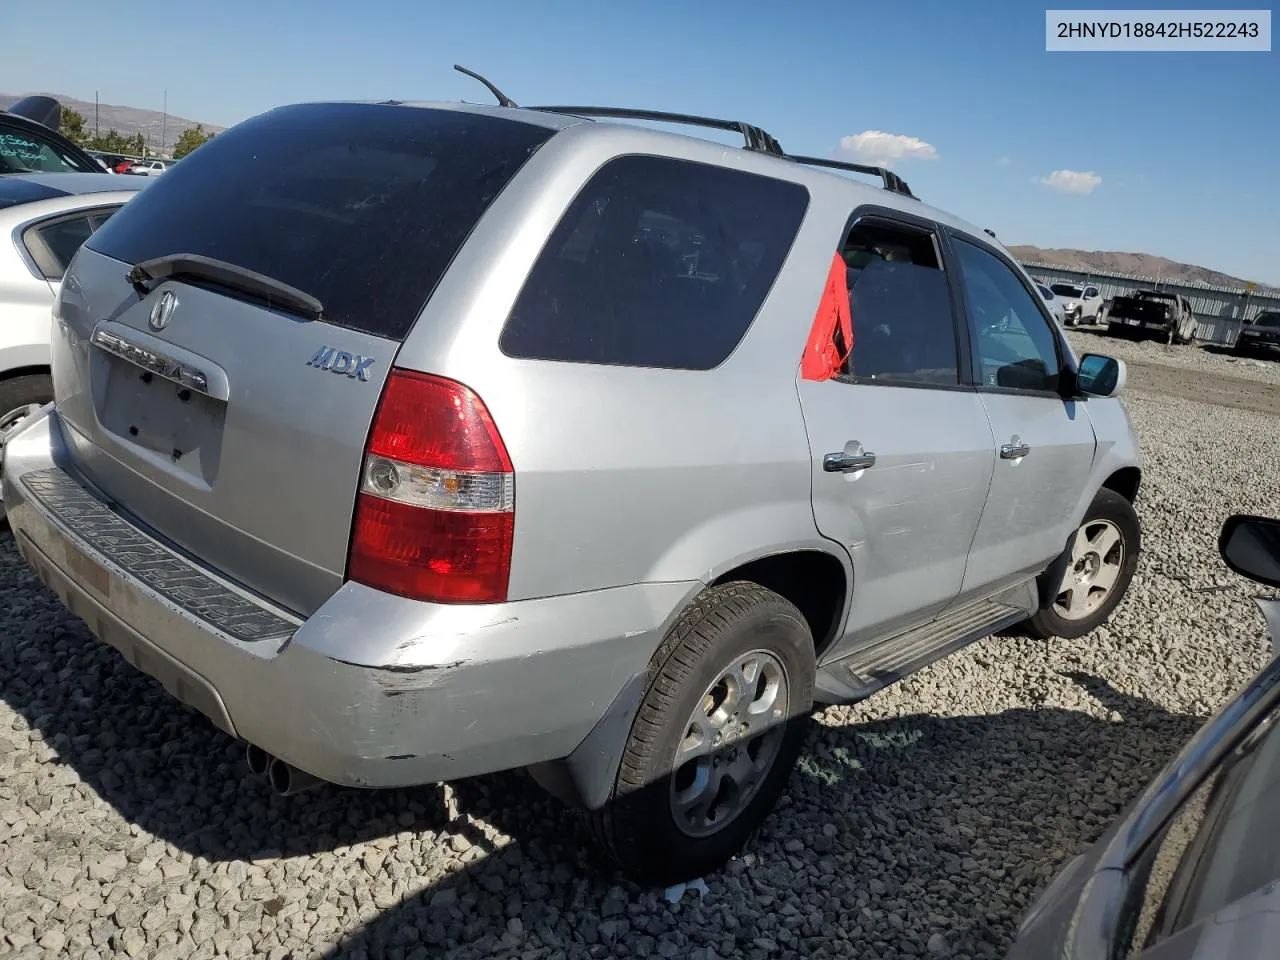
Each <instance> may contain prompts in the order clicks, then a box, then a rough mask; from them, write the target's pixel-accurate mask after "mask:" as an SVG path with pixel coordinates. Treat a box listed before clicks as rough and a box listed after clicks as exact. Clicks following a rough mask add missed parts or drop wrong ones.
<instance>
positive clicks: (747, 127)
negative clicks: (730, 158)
mask: <svg viewBox="0 0 1280 960" xmlns="http://www.w3.org/2000/svg"><path fill="white" fill-rule="evenodd" d="M528 109H530V110H542V111H543V112H545V113H568V114H572V115H573V116H578V117H612V118H614V119H618V120H655V121H658V122H660V123H683V124H687V125H688V126H691V127H709V128H711V129H715V130H728V131H729V132H730V133H740V134H742V138H743V140H745V141H746V144H745V145H746V148H747V149H748V150H754V151H756V152H757V153H767V154H769V155H770V156H774V157H782V156H786V154H784V153H783V152H782V147H781V146H780V145H779V144H778V141H777V140H775V139H774V138H773V137H771V136H770V135H769V134H768V133H766V132H765V131H763V130H761V129H760V128H759V127H757V126H753V125H752V124H750V123H743V122H742V121H741V120H717V119H715V118H714V117H697V116H694V115H692V114H688V113H664V112H663V111H661V110H631V109H628V108H627V107H529V108H528Z"/></svg>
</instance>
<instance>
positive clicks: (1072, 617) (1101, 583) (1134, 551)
mask: <svg viewBox="0 0 1280 960" xmlns="http://www.w3.org/2000/svg"><path fill="white" fill-rule="evenodd" d="M1141 549H1142V528H1141V525H1140V524H1139V522H1138V513H1137V511H1136V510H1134V508H1133V504H1131V503H1130V502H1129V501H1128V500H1126V499H1125V498H1124V497H1122V496H1120V494H1118V493H1116V492H1115V491H1114V490H1107V489H1105V488H1104V489H1102V490H1099V491H1098V495H1097V496H1096V497H1094V498H1093V503H1091V504H1090V505H1089V509H1088V510H1087V511H1086V512H1085V516H1084V521H1083V522H1082V523H1081V524H1080V527H1079V528H1078V529H1077V530H1076V533H1075V536H1074V537H1072V539H1071V544H1070V546H1069V547H1068V551H1069V554H1068V555H1067V557H1066V562H1065V564H1062V563H1058V564H1055V565H1054V568H1051V570H1050V572H1048V573H1046V574H1045V576H1055V575H1056V577H1057V580H1058V582H1057V583H1056V584H1054V585H1053V586H1052V589H1050V590H1049V591H1048V597H1049V599H1048V603H1047V605H1046V606H1044V607H1043V608H1041V609H1040V610H1039V611H1038V612H1037V613H1036V614H1035V616H1033V617H1032V618H1031V619H1030V621H1029V623H1030V626H1031V629H1032V631H1033V632H1034V633H1036V634H1037V635H1039V636H1041V637H1045V638H1048V637H1062V638H1063V639H1066V640H1073V639H1075V638H1076V637H1083V636H1084V635H1085V634H1086V633H1089V632H1090V631H1092V630H1094V629H1096V628H1097V627H1098V626H1100V625H1101V624H1102V623H1103V622H1105V621H1106V619H1107V618H1108V617H1110V616H1111V614H1112V611H1114V610H1115V608H1116V607H1117V606H1118V605H1119V603H1120V601H1121V600H1123V599H1124V595H1125V592H1126V591H1127V590H1128V589H1129V583H1130V582H1131V581H1132V580H1133V574H1134V571H1135V570H1136V569H1137V566H1138V554H1139V552H1140V551H1141ZM1042 595H1043V594H1042Z"/></svg>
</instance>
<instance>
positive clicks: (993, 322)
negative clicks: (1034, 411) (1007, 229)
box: [955, 239, 1059, 391]
mask: <svg viewBox="0 0 1280 960" xmlns="http://www.w3.org/2000/svg"><path fill="white" fill-rule="evenodd" d="M955 249H956V253H957V255H958V257H959V259H960V272H961V274H962V276H963V278H964V289H965V303H966V306H967V307H968V311H969V321H970V324H971V326H972V329H973V334H974V365H975V367H976V369H977V374H978V376H979V378H980V379H979V383H980V384H982V385H983V386H988V387H1011V388H1016V389H1021V390H1046V391H1055V390H1057V388H1058V373H1059V366H1058V349H1057V338H1056V337H1055V336H1054V334H1053V331H1052V330H1051V329H1050V327H1049V324H1048V321H1046V320H1045V318H1044V315H1043V314H1042V313H1041V312H1040V307H1039V305H1038V304H1037V303H1036V301H1035V299H1034V298H1033V297H1032V295H1031V292H1030V291H1029V290H1027V288H1026V287H1024V286H1023V285H1022V281H1021V280H1020V279H1019V278H1018V275H1017V274H1016V273H1014V272H1013V270H1012V269H1011V268H1010V267H1008V266H1007V265H1006V264H1005V263H1004V262H1003V261H1002V260H1001V259H1000V258H999V257H997V256H995V255H994V254H992V253H988V252H987V251H986V250H984V249H982V248H981V247H979V246H977V245H976V244H973V243H969V242H967V241H965V240H960V239H957V240H956V243H955Z"/></svg>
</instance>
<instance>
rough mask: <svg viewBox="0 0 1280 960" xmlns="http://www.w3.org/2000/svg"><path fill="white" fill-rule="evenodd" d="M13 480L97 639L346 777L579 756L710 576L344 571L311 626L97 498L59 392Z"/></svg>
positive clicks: (26, 537)
mask: <svg viewBox="0 0 1280 960" xmlns="http://www.w3.org/2000/svg"><path fill="white" fill-rule="evenodd" d="M2 484H3V492H4V501H5V505H6V507H7V508H8V513H9V520H10V524H11V526H12V529H13V532H14V536H15V539H16V541H17V544H18V548H19V550H20V551H21V553H22V555H23V557H24V558H25V559H26V561H27V562H28V563H29V564H30V565H31V566H32V567H33V568H34V569H35V570H36V571H37V573H38V575H39V576H40V579H41V580H43V581H44V582H45V583H46V584H47V585H48V586H49V587H51V588H52V589H53V590H54V591H55V592H56V593H57V594H58V596H59V597H60V598H61V599H62V601H63V603H64V604H66V606H67V607H68V608H69V609H70V610H71V612H72V613H74V614H75V615H77V616H79V617H80V618H81V619H83V620H84V622H85V624H86V625H87V626H88V627H89V629H90V631H92V632H93V633H94V634H95V635H96V636H97V637H98V638H99V639H100V640H102V641H104V642H106V643H108V644H110V645H111V646H112V647H114V648H115V649H116V650H118V651H119V652H120V653H122V654H123V655H124V656H125V658H126V659H127V660H129V662H130V663H132V664H133V665H134V666H136V667H138V668H139V669H140V670H142V671H143V672H145V673H147V674H149V675H151V676H152V677H154V678H156V679H157V680H159V681H160V682H161V683H162V684H163V685H164V686H165V688H166V689H167V690H168V691H169V692H170V693H171V694H172V695H173V696H175V697H177V698H178V699H179V700H181V701H183V702H184V703H187V704H188V705H190V706H192V707H193V708H195V709H196V710H198V711H199V712H201V713H203V714H204V715H205V716H207V717H208V718H209V719H210V720H211V721H212V722H213V723H214V724H216V725H217V726H218V727H220V728H221V729H222V730H224V731H225V732H227V733H228V734H230V735H232V736H237V737H241V738H244V739H245V740H248V741H249V742H251V743H254V744H256V745H258V746H260V747H262V748H263V749H264V750H266V751H267V752H268V753H270V754H272V755H274V756H277V757H279V758H280V759H282V760H285V761H287V762H288V763H291V764H293V765H294V766H295V767H298V768H299V769H301V770H304V771H306V772H307V773H310V774H313V775H314V776H317V777H320V778H321V779H324V780H328V781H331V782H334V783H339V784H343V785H347V786H362V787H391V786H407V785H413V784H420V783H430V782H437V781H443V780H451V779H458V778H461V777H467V776H473V775H476V774H481V773H487V772H492V771H497V770H504V769H511V768H514V767H522V766H527V765H530V764H534V763H539V762H542V761H547V760H555V759H559V758H561V757H564V756H567V755H568V754H570V753H571V752H572V751H573V750H574V748H575V747H577V746H578V745H579V744H580V743H581V742H582V741H583V739H584V738H585V737H586V736H587V734H588V733H589V732H590V731H591V730H592V728H593V727H594V726H595V725H596V723H597V722H599V721H600V720H601V719H602V718H603V717H604V716H605V714H606V713H607V712H608V711H609V709H610V707H611V705H612V704H613V702H614V700H615V699H616V698H618V696H619V694H620V693H621V692H622V691H623V690H624V688H626V687H627V685H628V681H629V680H631V679H632V678H633V677H634V676H637V675H639V674H643V672H644V671H645V670H646V669H647V664H648V661H649V658H650V656H651V655H652V653H653V651H654V650H655V649H656V648H657V646H658V644H659V642H660V639H661V637H662V635H663V633H664V632H665V630H666V627H667V624H668V622H669V621H670V619H672V618H673V617H674V616H675V615H676V613H677V612H678V610H679V609H680V608H681V607H682V606H683V603H684V601H685V599H686V598H687V597H688V596H690V595H691V594H692V593H693V592H695V591H696V590H697V589H698V588H699V587H700V585H699V584H697V583H655V584H640V585H636V586H631V587H621V588H615V589H610V590H601V591H593V592H589V593H582V594H573V595H568V596H562V597H552V598H546V599H541V600H529V601H519V602H515V603H506V604H494V605H485V606H467V607H464V606H442V605H435V604H424V603H419V602H416V601H412V600H406V599H403V598H400V597H393V596H389V595H387V594H383V593H380V592H379V591H376V590H373V589H370V588H368V587H364V586H362V585H360V584H354V583H347V584H345V585H344V586H343V587H342V588H341V589H339V590H338V591H337V593H335V594H334V595H333V596H332V597H331V598H330V599H329V600H328V601H327V602H326V603H325V604H324V605H323V606H322V607H321V608H320V609H319V610H317V611H316V613H315V614H314V615H313V616H312V617H310V618H309V619H308V620H306V621H302V620H300V619H299V618H297V617H294V616H292V615H291V614H289V613H288V612H287V611H283V610H279V609H274V608H272V607H270V606H269V605H267V604H266V603H265V602H263V601H261V600H260V599H258V598H255V597H252V596H250V595H248V594H246V593H244V592H243V591H241V590H239V589H238V588H237V587H236V586H235V585H233V584H231V583H229V582H227V581H224V580H222V579H220V578H219V577H218V576H216V574H214V573H212V572H210V571H207V570H205V569H204V568H202V567H199V566H198V565H196V564H194V563H192V562H191V561H190V560H188V559H187V558H185V557H183V556H181V555H179V554H178V553H176V552H175V551H173V550H171V549H169V548H168V547H166V546H165V545H164V544H162V543H161V542H160V541H159V540H158V539H156V538H155V537H153V536H151V535H150V534H148V533H147V532H145V531H143V530H142V529H140V528H138V527H137V526H135V525H134V524H132V523H131V522H130V521H129V520H128V519H127V518H126V517H125V516H123V515H122V514H121V513H119V512H116V511H115V510H113V509H112V508H109V507H108V506H107V505H106V504H104V503H103V502H102V501H101V500H99V499H98V498H97V497H96V496H95V495H94V494H93V493H92V492H90V491H89V490H88V489H87V488H86V487H85V486H84V485H83V484H82V483H81V482H80V481H79V480H78V479H77V478H76V477H75V475H74V473H73V472H72V471H71V470H70V468H69V467H68V464H67V460H66V456H65V447H64V446H63V442H62V434H61V431H60V429H59V425H58V418H57V415H56V413H54V412H53V410H52V408H51V407H50V408H47V409H46V410H44V411H42V412H41V413H40V414H39V415H37V416H36V417H34V418H33V419H32V421H31V422H30V423H29V424H24V426H23V428H22V429H21V430H20V431H19V433H18V435H17V436H16V437H14V438H12V439H11V441H10V443H9V445H8V447H7V449H6V450H5V460H4V469H3V477H2Z"/></svg>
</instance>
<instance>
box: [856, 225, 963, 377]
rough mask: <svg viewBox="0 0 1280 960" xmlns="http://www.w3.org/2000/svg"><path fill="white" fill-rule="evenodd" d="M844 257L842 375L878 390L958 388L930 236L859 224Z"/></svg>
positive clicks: (951, 327) (950, 325)
mask: <svg viewBox="0 0 1280 960" xmlns="http://www.w3.org/2000/svg"><path fill="white" fill-rule="evenodd" d="M843 255H844V261H845V278H846V282H847V284H848V287H849V313H850V315H851V316H852V318H853V353H852V355H851V357H850V360H849V369H848V371H847V373H848V375H849V376H852V377H853V378H854V379H857V380H870V381H874V382H877V383H893V384H898V383H903V384H944V385H945V384H956V383H959V381H960V375H959V371H958V369H957V363H956V331H955V322H954V319H953V316H952V312H951V295H950V292H949V291H948V288H947V278H946V276H945V275H944V274H943V272H942V270H941V267H940V265H939V261H938V254H937V247H936V245H935V243H934V238H933V235H932V234H930V233H927V232H924V231H916V230H911V229H908V228H902V227H898V226H895V225H890V224H887V223H883V222H879V221H871V222H865V221H864V222H859V223H858V224H857V225H856V226H855V227H854V228H853V230H851V231H850V233H849V237H848V239H847V240H846V242H845V246H844V250H843Z"/></svg>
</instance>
